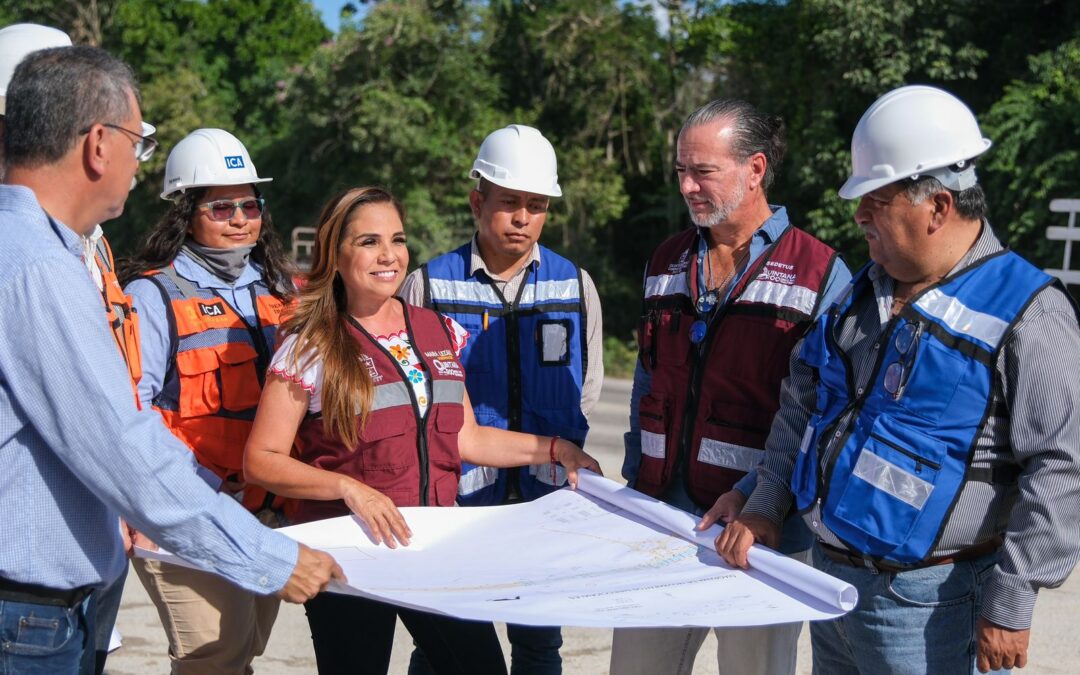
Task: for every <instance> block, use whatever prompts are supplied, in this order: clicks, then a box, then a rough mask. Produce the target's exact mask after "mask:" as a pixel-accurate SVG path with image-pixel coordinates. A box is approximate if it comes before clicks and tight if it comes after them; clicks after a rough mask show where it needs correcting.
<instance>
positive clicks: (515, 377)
mask: <svg viewBox="0 0 1080 675" xmlns="http://www.w3.org/2000/svg"><path fill="white" fill-rule="evenodd" d="M531 273H532V265H531V263H530V264H526V266H525V274H524V275H523V276H522V278H521V285H520V286H518V290H517V295H516V296H515V297H514V301H513V302H507V301H506V296H504V295H503V294H502V291H501V290H499V287H498V286H496V285H495V283H494V282H491V281H488V283H489V285H490V286H491V290H493V291H495V295H496V297H498V298H499V300H501V301H502V303H503V309H504V310H506V314H504V315H503V319H502V320H503V324H504V325H505V326H506V379H507V383H506V389H507V397H506V426H507V428H508V429H510V430H511V431H521V387H522V385H521V353H520V352H521V329H520V327H519V326H518V316H517V309H518V305H519V304H520V303H521V296H522V294H523V293H524V292H525V287H526V286H527V285H528V284H529V275H530V274H531ZM520 474H521V467H517V466H515V467H513V468H510V469H508V471H507V476H508V478H509V485H508V489H512V490H516V491H517V492H518V493H519V494H520V493H521V488H520V486H519V485H518V481H519V477H520Z"/></svg>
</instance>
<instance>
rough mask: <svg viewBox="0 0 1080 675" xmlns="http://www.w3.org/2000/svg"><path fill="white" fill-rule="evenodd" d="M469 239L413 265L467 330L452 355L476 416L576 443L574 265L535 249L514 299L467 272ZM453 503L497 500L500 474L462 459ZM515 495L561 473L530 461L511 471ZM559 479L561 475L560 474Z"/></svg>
mask: <svg viewBox="0 0 1080 675" xmlns="http://www.w3.org/2000/svg"><path fill="white" fill-rule="evenodd" d="M471 252H472V249H471V244H466V245H464V246H462V247H460V248H458V249H456V250H454V251H452V252H450V253H447V254H444V255H441V256H439V257H437V258H435V259H433V260H431V261H430V262H428V263H427V264H425V265H424V266H423V268H422V269H423V275H424V281H425V299H426V301H427V304H428V306H429V307H431V308H432V309H435V310H436V311H439V312H441V313H443V314H446V315H447V316H450V317H451V318H453V319H454V320H455V321H457V322H458V323H460V324H461V325H462V326H464V327H465V329H466V330H468V331H469V333H470V335H471V337H470V338H469V341H468V343H467V344H466V346H465V349H464V351H463V353H462V362H463V363H464V365H465V370H466V372H467V373H468V380H467V381H466V383H465V386H466V387H467V389H468V391H469V398H470V400H471V401H472V405H473V411H474V413H475V415H476V420H477V422H478V423H479V424H482V425H486V426H494V427H498V428H501V429H513V430H516V431H524V432H527V433H533V434H542V435H559V436H562V437H564V438H567V439H569V440H571V441H573V442H575V443H578V444H583V443H584V441H585V436H586V434H587V432H588V423H587V422H586V420H585V416H584V415H583V414H582V412H581V387H582V383H583V382H584V378H585V368H586V364H587V360H588V357H587V354H586V349H587V344H586V336H585V324H586V320H585V307H584V300H583V299H582V297H581V294H582V290H581V277H580V272H579V270H578V268H577V266H576V265H574V264H573V263H571V262H570V261H568V260H566V259H565V258H563V257H562V256H559V255H557V254H555V253H554V252H552V251H550V250H549V249H547V248H545V247H543V246H541V247H540V264H539V265H535V264H530V267H529V268H528V269H527V270H526V272H525V273H524V274H525V279H524V280H523V281H522V285H521V286H520V288H519V291H520V292H519V295H518V297H517V298H505V302H504V299H503V298H502V297H501V296H500V294H499V292H498V291H496V289H495V286H494V285H493V284H492V283H491V281H490V280H489V279H488V278H487V276H486V274H485V273H484V272H483V271H478V272H477V273H476V274H475V275H470V274H469V267H470V262H471ZM462 470H463V474H462V476H463V477H462V480H461V482H460V484H459V500H458V501H459V503H461V504H463V505H466V506H473V505H475V506H481V505H490V504H501V503H502V502H503V501H504V500H505V497H506V494H507V490H508V481H509V477H510V472H508V471H507V470H505V469H501V470H497V469H491V468H480V467H476V466H474V465H472V464H469V463H464V464H463V466H462ZM515 473H516V475H517V483H518V485H517V487H518V489H519V491H520V492H521V495H522V497H524V498H525V499H532V498H535V497H538V496H542V495H544V494H547V493H548V492H550V491H551V490H553V489H555V488H557V487H560V486H561V485H564V484H565V473H563V472H556V476H555V480H556V481H558V482H557V483H555V484H552V479H551V465H550V464H538V465H535V466H534V467H531V468H529V469H528V470H525V469H521V470H517V471H516V472H515ZM560 477H561V478H560Z"/></svg>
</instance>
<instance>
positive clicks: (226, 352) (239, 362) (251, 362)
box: [218, 343, 262, 411]
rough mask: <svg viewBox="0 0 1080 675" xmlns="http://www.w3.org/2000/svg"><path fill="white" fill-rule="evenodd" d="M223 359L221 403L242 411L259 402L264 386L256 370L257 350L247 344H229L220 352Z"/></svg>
mask: <svg viewBox="0 0 1080 675" xmlns="http://www.w3.org/2000/svg"><path fill="white" fill-rule="evenodd" d="M218 358H219V360H220V361H221V405H222V407H224V408H225V409H226V410H233V411H240V410H248V409H249V408H254V407H255V406H257V405H258V404H259V395H260V394H261V393H262V388H261V387H260V386H259V377H258V374H257V373H256V372H255V359H256V358H257V354H256V353H255V350H254V349H253V348H252V347H251V346H249V345H246V344H239V343H231V344H227V345H225V346H224V348H222V349H221V350H220V351H219V352H218Z"/></svg>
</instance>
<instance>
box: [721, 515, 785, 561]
mask: <svg viewBox="0 0 1080 675" xmlns="http://www.w3.org/2000/svg"><path fill="white" fill-rule="evenodd" d="M715 543H716V552H717V553H719V554H720V556H721V557H722V558H723V559H724V561H725V562H727V564H729V565H731V566H732V567H739V568H741V569H744V570H745V569H748V568H749V567H750V565H749V563H748V561H747V554H748V553H749V552H750V547H751V546H753V545H754V544H755V543H757V544H763V545H765V546H768V547H769V548H776V546H777V545H778V544H779V543H780V526H779V525H777V524H776V523H774V522H772V521H771V520H769V519H768V518H766V517H764V516H759V515H756V514H753V513H748V514H744V515H741V516H739V517H738V518H736V519H735V520H734V521H733V522H731V523H729V524H728V526H727V527H725V528H724V531H723V532H721V533H720V536H719V537H717V538H716V542H715Z"/></svg>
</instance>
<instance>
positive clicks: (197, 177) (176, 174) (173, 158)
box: [161, 129, 274, 199]
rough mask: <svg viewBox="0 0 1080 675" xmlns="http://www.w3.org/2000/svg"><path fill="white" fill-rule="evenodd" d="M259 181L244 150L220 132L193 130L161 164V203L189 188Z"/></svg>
mask: <svg viewBox="0 0 1080 675" xmlns="http://www.w3.org/2000/svg"><path fill="white" fill-rule="evenodd" d="M271 180H274V179H273V178H259V174H258V172H256V171H255V165H254V164H253V163H252V162H251V156H250V155H249V154H248V151H247V148H245V147H244V144H243V143H241V142H240V139H238V138H237V137H236V136H233V135H232V134H230V133H229V132H228V131H224V130H223V129H196V130H195V131H192V132H191V133H190V134H188V135H187V136H185V137H184V138H183V139H181V140H180V142H179V143H177V144H176V147H174V148H173V149H172V152H170V153H169V159H168V160H167V161H166V162H165V189H164V190H163V191H162V193H161V198H162V199H171V198H173V197H175V196H176V195H177V194H178V193H182V192H186V191H187V190H189V189H190V188H198V187H216V186H219V185H246V184H248V183H252V184H253V183H266V182H268V181H271Z"/></svg>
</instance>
